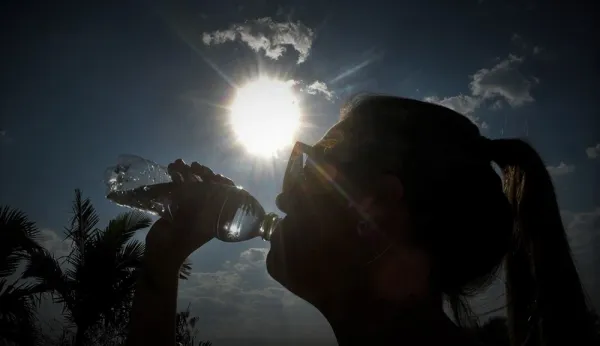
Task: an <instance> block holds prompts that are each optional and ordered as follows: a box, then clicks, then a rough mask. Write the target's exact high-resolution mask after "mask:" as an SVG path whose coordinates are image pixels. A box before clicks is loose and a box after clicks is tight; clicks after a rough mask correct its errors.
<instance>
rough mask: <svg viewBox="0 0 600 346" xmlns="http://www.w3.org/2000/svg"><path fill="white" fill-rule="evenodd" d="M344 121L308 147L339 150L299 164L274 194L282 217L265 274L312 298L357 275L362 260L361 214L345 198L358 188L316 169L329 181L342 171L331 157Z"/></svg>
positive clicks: (340, 287)
mask: <svg viewBox="0 0 600 346" xmlns="http://www.w3.org/2000/svg"><path fill="white" fill-rule="evenodd" d="M344 125H345V124H344V121H342V122H340V123H338V124H337V125H336V126H334V127H333V128H332V129H331V130H329V131H328V132H327V134H326V135H325V136H324V137H323V139H321V140H320V141H319V142H318V143H317V144H316V145H315V146H314V147H313V148H314V149H315V150H316V151H317V153H318V154H324V153H325V152H328V153H342V154H331V156H329V158H328V157H327V156H326V155H325V156H324V158H323V161H322V163H321V164H320V165H319V167H318V168H317V167H313V166H311V165H307V166H305V168H304V175H305V179H304V180H302V181H301V182H300V183H298V184H297V185H296V188H295V189H293V190H292V191H287V192H285V193H282V194H281V195H279V196H278V200H277V205H278V207H279V208H280V209H281V210H282V211H283V212H285V213H286V217H285V218H284V219H283V220H282V221H281V223H280V224H279V226H278V227H277V229H276V230H275V231H274V232H273V234H272V236H271V249H270V251H269V254H268V256H267V270H268V272H269V274H270V275H271V276H272V277H273V278H274V279H275V280H277V281H278V282H280V283H281V284H282V285H283V286H285V287H286V288H288V289H289V290H290V291H292V292H293V293H295V294H296V295H298V296H300V297H302V298H303V299H305V300H307V301H309V302H311V303H313V304H314V303H318V302H319V301H320V300H322V299H324V298H326V297H327V296H328V295H330V294H336V293H338V292H339V291H340V290H343V289H347V288H348V285H352V283H351V282H350V280H352V278H356V277H358V275H357V268H360V263H361V261H363V263H364V261H365V259H364V258H362V257H364V256H362V255H361V254H362V253H363V252H364V251H361V249H363V250H364V248H365V239H364V238H361V237H360V236H359V234H358V231H357V225H358V224H359V223H360V221H361V217H360V216H359V213H358V212H357V209H356V208H354V207H353V206H352V205H351V203H350V199H352V200H354V201H355V202H357V199H360V196H358V193H357V191H358V189H356V190H354V191H352V192H350V191H340V189H339V188H335V186H334V185H335V184H334V183H333V182H332V181H330V180H327V179H324V178H323V173H321V172H327V174H328V175H329V176H331V177H334V181H335V178H336V177H341V176H347V174H346V172H343V171H342V169H341V168H340V167H343V165H338V164H336V163H335V162H336V161H338V160H342V158H341V157H340V156H343V150H338V149H343V148H342V147H340V146H344V145H345V144H346V143H344V138H343V136H342V135H343V134H345V135H346V137H347V132H344V131H343V130H344ZM334 149H336V150H334ZM336 155H337V157H336ZM342 161H343V160H342ZM353 185H355V186H356V185H357V184H353Z"/></svg>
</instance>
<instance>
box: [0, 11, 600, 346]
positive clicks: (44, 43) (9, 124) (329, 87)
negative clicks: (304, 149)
mask: <svg viewBox="0 0 600 346" xmlns="http://www.w3.org/2000/svg"><path fill="white" fill-rule="evenodd" d="M108 3H114V5H110V4H108ZM557 3H558V2H557ZM562 3H563V4H561V5H560V6H559V5H557V4H556V5H553V4H550V2H549V1H545V2H542V1H533V0H528V1H501V0H480V1H477V0H472V1H470V0H465V1H459V2H450V1H441V0H440V1H413V2H407V1H384V0H371V1H361V2H358V1H356V2H353V1H313V0H310V1H309V0H302V1H283V0H282V1H279V2H275V1H261V0H244V1H229V0H222V1H187V2H175V1H174V2H169V3H168V4H167V3H160V2H157V1H147V2H146V1H133V2H122V3H121V2H96V1H82V2H77V3H75V2H73V3H67V2H60V4H54V2H44V3H43V4H36V3H34V2H31V1H12V2H11V3H8V4H3V5H2V8H1V10H0V13H2V18H1V20H0V23H1V24H0V25H2V30H1V32H2V33H1V35H2V36H1V37H2V42H1V47H2V63H1V64H0V69H1V70H0V71H1V72H0V76H1V78H2V83H1V84H0V85H1V88H2V90H1V95H2V97H1V99H0V129H1V132H0V159H1V162H2V163H3V164H2V167H3V169H2V170H0V181H1V189H0V193H1V195H0V204H9V205H11V206H14V207H18V208H21V209H23V210H24V211H26V212H27V213H28V214H29V215H30V217H31V218H32V219H33V220H36V221H37V223H38V225H39V227H40V228H42V229H43V232H44V234H45V236H46V241H45V244H46V246H48V247H49V248H51V249H52V250H53V251H55V252H57V253H63V252H64V251H68V247H69V244H66V243H65V242H63V241H62V237H63V236H62V229H63V226H64V225H65V224H66V221H67V220H68V217H69V213H68V212H69V207H70V201H71V199H72V197H73V190H74V189H75V188H81V189H83V191H84V194H86V195H87V196H89V197H90V198H91V199H92V201H93V202H94V204H95V206H96V207H97V209H98V210H99V212H100V215H101V218H102V220H104V222H106V221H107V220H109V219H110V218H111V217H113V216H115V215H116V214H117V213H118V212H120V211H122V210H121V209H120V208H118V207H116V206H113V205H111V204H110V203H109V202H107V201H106V200H105V199H104V197H103V193H104V186H103V184H102V172H103V171H104V168H105V167H106V166H109V165H111V164H113V163H114V162H115V160H116V157H117V156H118V155H119V154H121V153H133V154H137V155H140V156H142V157H146V158H149V159H152V160H155V161H157V162H161V163H168V162H170V161H172V160H174V159H176V158H179V157H181V158H183V159H184V160H186V161H199V162H200V163H203V164H205V165H208V166H209V167H212V168H213V169H214V170H215V171H218V172H221V173H223V174H225V175H227V176H230V177H231V178H233V179H234V180H235V181H236V182H237V183H238V184H240V185H242V186H244V187H245V188H246V189H247V190H249V191H250V192H251V193H252V194H254V195H255V196H256V197H257V198H258V199H259V200H260V201H261V202H262V203H263V205H264V206H265V208H266V209H268V210H275V208H274V204H273V199H274V196H275V194H276V192H277V191H278V189H279V186H280V182H281V174H282V170H283V168H284V167H283V165H284V163H285V158H286V154H288V153H289V151H287V152H286V151H285V150H283V151H282V153H280V155H279V156H278V157H277V158H276V159H273V160H265V159H261V158H257V157H254V156H252V155H250V154H248V153H247V152H245V150H244V148H242V147H240V146H239V145H237V144H236V143H235V142H234V141H233V140H232V136H231V129H230V128H229V127H228V125H227V117H228V114H227V111H226V110H224V109H223V108H222V107H218V105H221V106H227V105H228V104H229V103H230V102H231V99H232V95H233V94H234V92H235V89H234V87H232V85H240V84H242V83H244V82H245V81H247V80H248V79H249V78H252V77H256V76H257V74H258V73H259V72H258V71H259V70H260V71H262V73H268V74H269V75H271V76H277V77H278V78H280V79H283V80H295V81H297V82H298V85H300V86H302V87H303V89H302V90H303V91H302V92H300V95H299V97H300V98H301V100H302V106H303V110H304V118H303V121H304V122H306V123H310V124H311V125H312V126H311V127H310V128H305V129H303V130H302V131H300V132H299V133H298V138H299V139H301V140H303V141H306V142H309V143H310V142H313V141H314V140H316V139H317V138H318V137H320V136H321V135H322V134H323V133H324V132H325V131H326V130H327V128H328V127H329V126H331V125H332V124H333V123H334V122H335V121H336V118H337V116H338V109H339V105H340V104H341V102H342V101H343V100H344V98H345V97H347V96H348V95H350V94H352V93H355V92H359V91H371V92H383V93H389V94H396V95H402V96H407V97H412V98H419V99H427V100H430V101H434V102H438V103H441V104H443V105H446V106H448V107H451V108H454V109H456V110H458V111H460V112H462V113H464V114H465V115H466V116H469V117H470V118H471V119H472V120H473V121H475V122H476V123H477V124H478V125H479V126H480V127H481V130H482V132H483V133H484V134H486V135H487V136H490V137H493V138H496V137H510V136H518V137H526V138H527V139H528V140H529V141H531V142H532V143H533V144H534V145H535V146H536V147H537V148H538V149H539V151H540V153H541V154H542V156H543V158H544V159H545V160H546V162H547V165H548V167H549V169H550V170H551V172H552V173H553V176H554V178H555V182H556V189H557V192H558V195H559V200H560V205H561V209H562V210H564V222H565V225H566V226H567V227H568V229H569V236H570V239H571V240H572V245H573V251H574V252H575V254H576V258H577V260H578V264H579V266H580V269H581V275H582V277H583V279H584V282H585V283H586V285H587V287H588V289H589V290H590V293H591V292H592V291H594V289H595V291H596V292H600V281H598V280H599V276H598V270H597V269H596V270H594V266H593V262H594V261H597V260H600V240H599V237H598V231H599V224H600V222H599V220H600V191H599V190H600V189H599V178H598V177H600V174H599V164H600V130H599V129H600V117H599V114H598V107H597V105H596V102H597V99H598V96H599V95H598V89H597V80H596V76H598V75H600V73H599V72H600V71H599V70H600V69H599V61H600V59H599V56H598V50H597V43H596V44H594V43H593V42H596V41H597V40H596V37H595V36H594V35H593V33H594V32H595V31H597V30H596V29H597V28H596V27H595V23H594V21H593V13H594V12H596V11H595V8H592V6H593V5H592V2H589V4H587V5H586V4H585V3H582V2H568V3H564V2H562ZM315 82H320V83H316V84H315ZM287 149H288V150H289V148H287ZM468 213H469V211H468V210H466V211H465V217H468ZM139 236H140V238H142V239H143V236H144V234H140V235H139ZM268 246H269V245H268V243H265V242H263V241H260V240H253V241H249V242H246V243H240V244H225V243H221V242H218V241H213V242H211V243H209V244H208V245H207V246H206V247H205V248H203V249H202V250H201V251H198V252H197V253H195V254H194V257H193V259H194V263H193V265H194V274H193V275H192V278H191V279H190V280H189V281H188V282H186V283H183V284H182V285H181V294H180V297H181V304H182V306H185V305H187V304H188V303H189V302H191V304H192V309H193V310H194V312H195V313H196V314H199V315H200V316H201V321H202V323H201V330H200V332H201V335H202V337H203V338H211V339H213V340H216V339H219V338H223V337H256V338H264V334H265V333H264V332H263V330H262V329H259V326H264V325H266V326H270V327H271V328H272V333H271V335H270V336H272V337H274V338H288V339H294V338H296V339H297V338H300V337H317V338H322V339H323V340H331V339H332V334H331V331H330V328H329V327H328V326H327V324H326V323H325V321H324V319H323V317H321V316H320V315H319V314H318V313H317V312H316V311H315V310H314V309H313V308H312V307H310V306H308V305H307V304H305V303H303V302H301V301H299V300H298V299H297V298H295V297H294V296H292V295H291V294H290V293H288V292H286V291H285V290H283V288H281V287H280V286H279V285H278V284H276V283H275V282H274V281H273V280H271V279H270V278H269V277H268V275H267V274H266V272H265V268H264V265H263V262H264V255H265V251H266V249H268ZM501 291H502V290H501V289H500V288H499V287H495V288H493V289H492V291H491V292H488V294H487V295H485V296H482V297H479V298H478V299H477V301H478V302H479V303H478V304H479V305H481V301H484V300H485V299H483V298H490V299H488V300H490V301H492V303H489V306H497V304H498V302H499V301H501V299H500V300H499V299H498V295H501ZM593 299H594V300H595V302H596V304H599V302H600V297H598V296H593ZM52 311H54V310H53V308H52V307H48V311H47V314H48V315H49V314H51V313H52ZM223 344H226V343H225V342H224V343H223ZM215 345H216V343H215Z"/></svg>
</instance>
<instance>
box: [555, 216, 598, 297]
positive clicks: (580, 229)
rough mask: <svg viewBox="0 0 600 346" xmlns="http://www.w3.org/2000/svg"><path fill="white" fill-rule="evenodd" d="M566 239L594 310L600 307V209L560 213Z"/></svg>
mask: <svg viewBox="0 0 600 346" xmlns="http://www.w3.org/2000/svg"><path fill="white" fill-rule="evenodd" d="M561 217H562V220H563V224H564V225H565V229H566V231H567V238H568V240H569V244H570V246H571V251H572V253H573V259H574V260H575V263H576V265H577V269H578V271H579V275H580V277H581V280H582V282H583V283H584V285H585V287H586V290H587V292H588V293H590V294H591V295H592V296H591V298H592V301H593V302H594V304H595V306H596V308H599V307H600V281H598V280H599V278H600V267H597V266H596V264H597V263H598V261H599V260H600V207H596V208H595V209H593V210H591V211H585V212H571V211H562V212H561Z"/></svg>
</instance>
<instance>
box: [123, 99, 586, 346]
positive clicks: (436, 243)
mask: <svg viewBox="0 0 600 346" xmlns="http://www.w3.org/2000/svg"><path fill="white" fill-rule="evenodd" d="M341 113H342V117H341V119H340V121H339V122H338V123H337V124H336V125H335V126H334V127H333V128H332V129H330V130H329V131H328V132H327V134H326V135H325V136H324V137H323V139H322V140H321V141H319V142H318V143H317V144H316V145H314V146H308V145H304V144H301V143H299V144H297V145H296V147H295V148H294V150H293V154H292V157H291V158H290V163H289V165H288V170H287V172H286V176H285V178H284V186H283V192H282V193H281V194H280V195H279V196H278V198H277V205H278V207H279V208H280V209H281V210H282V211H284V212H285V213H286V215H287V216H286V218H285V219H284V220H283V221H282V222H281V223H280V225H279V226H280V227H278V229H277V230H276V231H275V232H274V233H273V235H272V238H271V249H270V251H269V254H268V256H267V270H268V272H269V274H270V275H271V276H272V277H273V278H274V279H275V280H277V281H278V282H280V283H281V284H282V285H283V286H285V287H286V288H287V289H289V290H290V291H291V292H293V293H295V294H296V295H298V296H299V297H301V298H303V299H305V300H306V301H308V302H309V303H311V304H312V305H314V306H315V307H316V308H317V309H319V311H320V312H321V313H322V314H323V315H324V316H325V317H326V318H327V320H328V321H329V323H330V324H331V327H332V328H333V331H334V333H335V335H336V338H337V340H338V343H339V344H340V345H347V344H371V345H383V344H402V345H430V344H431V345H471V344H476V343H475V342H474V341H472V340H470V338H469V337H468V336H467V335H466V334H465V333H464V332H463V329H462V328H460V327H461V326H464V325H465V324H467V323H469V322H470V316H471V315H470V314H469V313H468V311H469V310H468V308H467V305H466V304H465V303H464V299H463V298H464V297H466V296H468V295H469V294H471V293H474V292H476V291H478V290H479V289H481V288H484V287H485V285H486V284H487V283H489V282H490V281H491V279H493V278H494V277H495V275H496V274H497V271H498V268H499V267H500V266H502V265H503V267H504V269H505V270H506V283H507V285H506V288H507V307H508V308H507V311H508V318H509V319H508V321H509V330H510V335H511V340H512V344H513V345H575V344H583V342H584V341H585V340H590V339H591V337H592V333H593V332H592V325H591V323H590V319H589V313H588V306H587V304H586V296H585V294H584V290H583V289H582V286H581V282H580V279H579V277H578V274H577V271H576V268H575V266H574V263H573V260H572V258H571V254H570V250H569V245H568V242H567V239H566V235H565V231H564V228H563V225H562V222H561V218H560V214H559V209H558V206H557V202H556V196H555V194H554V188H553V185H552V181H551V178H550V176H549V174H548V172H547V170H546V168H545V166H544V163H543V162H542V160H541V159H540V157H539V155H538V154H537V152H536V151H535V150H534V149H533V148H532V147H531V146H530V145H529V144H527V143H526V142H524V141H522V140H519V139H498V140H490V139H487V138H485V137H483V136H481V135H480V133H479V129H478V128H477V126H475V125H474V124H473V123H471V122H470V121H469V120H468V119H467V118H466V117H464V116H462V115H460V114H458V113H456V112H454V111H452V110H449V109H447V108H444V107H441V106H437V105H433V104H429V103H425V102H421V101H416V100H409V99H403V98H398V97H391V96H377V95H359V96H356V97H353V98H352V99H350V101H349V102H347V103H346V105H345V106H343V108H342V112H341ZM492 162H494V163H496V164H497V165H498V166H499V167H500V168H501V170H502V174H501V176H502V177H503V178H501V177H500V176H499V175H498V174H497V173H496V171H495V170H494V167H493V166H492ZM169 168H170V170H171V172H173V173H174V174H173V176H174V179H175V180H176V181H186V180H187V177H190V176H191V175H190V174H189V172H193V173H194V174H197V175H200V176H201V177H202V178H203V179H206V180H211V179H212V180H214V181H218V182H226V183H229V182H230V181H228V180H227V179H226V178H224V177H222V176H218V175H214V174H213V173H212V172H211V171H210V170H208V169H207V168H206V167H202V166H200V165H198V164H196V163H194V164H192V165H191V166H187V165H185V164H184V163H183V162H182V161H180V160H178V161H176V162H175V163H173V164H171V165H170V167H169ZM175 173H176V174H175ZM181 198H185V196H184V197H181ZM214 208H215V207H214V206H211V205H210V204H207V206H206V207H205V211H206V212H205V213H204V214H205V215H204V216H203V217H201V218H191V217H190V214H188V213H191V212H192V210H191V209H190V211H189V212H188V211H186V210H180V211H179V214H178V215H176V216H175V221H174V222H173V223H168V222H166V221H165V220H159V221H158V222H157V223H156V224H155V225H154V226H153V227H152V229H151V231H150V232H149V234H148V237H147V252H146V257H145V267H144V268H145V269H144V271H143V272H142V274H141V278H140V281H139V284H138V289H137V292H136V297H135V303H134V308H133V312H132V316H131V330H130V335H129V339H128V345H148V344H156V345H158V344H161V345H173V344H174V340H175V338H174V333H175V332H174V327H175V323H174V321H175V306H176V296H177V276H178V269H179V266H180V265H181V264H182V263H183V260H184V259H185V258H186V257H187V256H188V255H190V254H191V253H192V252H193V251H194V250H196V249H197V248H198V247H200V246H201V245H203V244H204V243H206V242H208V241H209V240H210V239H211V238H212V230H213V229H214V215H215V212H216V211H215V210H211V209H214ZM194 210H197V209H194ZM444 299H446V300H447V301H448V302H449V303H450V306H451V308H452V311H453V313H454V322H453V321H452V320H451V319H450V318H448V317H447V316H446V314H445V313H444V309H443V302H444Z"/></svg>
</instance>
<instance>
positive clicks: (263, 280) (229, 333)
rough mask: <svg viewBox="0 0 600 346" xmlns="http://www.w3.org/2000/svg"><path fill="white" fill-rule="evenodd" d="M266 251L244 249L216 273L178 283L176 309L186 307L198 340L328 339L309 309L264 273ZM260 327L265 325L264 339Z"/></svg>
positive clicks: (319, 318)
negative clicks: (196, 321) (196, 331)
mask: <svg viewBox="0 0 600 346" xmlns="http://www.w3.org/2000/svg"><path fill="white" fill-rule="evenodd" d="M267 251H268V249H266V248H251V249H248V250H246V251H244V252H242V253H241V254H240V256H239V258H238V260H237V262H235V263H232V262H229V261H227V262H225V263H224V265H223V266H222V268H220V269H219V270H217V271H215V272H205V273H192V274H191V276H190V278H189V280H187V281H181V282H180V289H179V305H180V307H186V306H187V305H188V304H190V303H191V310H192V314H193V315H196V316H198V317H199V318H200V321H199V323H198V324H197V325H199V326H200V327H199V335H201V336H202V338H203V339H211V340H212V339H219V338H231V337H240V338H241V337H243V338H259V337H260V338H265V337H267V338H281V337H285V338H291V339H293V338H303V337H308V336H313V335H314V336H316V337H318V336H324V337H327V336H331V337H332V335H331V330H330V328H329V326H328V324H327V323H326V320H325V319H324V317H322V315H321V314H320V313H319V312H318V311H317V310H316V309H315V308H314V307H312V306H310V305H309V304H308V303H306V302H304V301H303V300H301V299H300V298H298V297H296V296H295V295H293V294H292V293H290V292H289V291H288V290H286V289H285V288H283V287H282V286H280V285H279V284H278V283H277V282H276V281H275V280H273V279H272V278H271V277H270V276H269V275H268V273H267V272H266V266H265V259H266V255H267ZM232 326H235V328H233V329H232ZM264 326H269V334H267V335H265V334H264V332H263V327H264Z"/></svg>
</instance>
